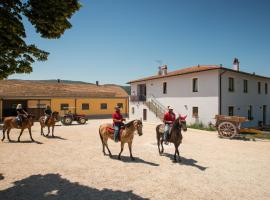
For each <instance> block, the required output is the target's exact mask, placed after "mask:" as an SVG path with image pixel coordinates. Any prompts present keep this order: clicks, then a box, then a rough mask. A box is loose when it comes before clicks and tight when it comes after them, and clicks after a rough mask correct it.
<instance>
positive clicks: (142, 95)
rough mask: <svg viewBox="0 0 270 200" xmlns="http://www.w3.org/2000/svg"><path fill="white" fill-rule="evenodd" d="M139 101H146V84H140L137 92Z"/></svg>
mask: <svg viewBox="0 0 270 200" xmlns="http://www.w3.org/2000/svg"><path fill="white" fill-rule="evenodd" d="M137 94H138V97H139V101H145V100H146V85H145V84H139V85H138V91H137Z"/></svg>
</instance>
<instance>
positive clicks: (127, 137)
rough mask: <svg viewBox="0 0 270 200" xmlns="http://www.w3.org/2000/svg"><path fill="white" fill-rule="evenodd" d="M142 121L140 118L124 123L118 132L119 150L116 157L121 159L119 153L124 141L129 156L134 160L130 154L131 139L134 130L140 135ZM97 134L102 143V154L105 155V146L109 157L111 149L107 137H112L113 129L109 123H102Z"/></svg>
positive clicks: (122, 148)
mask: <svg viewBox="0 0 270 200" xmlns="http://www.w3.org/2000/svg"><path fill="white" fill-rule="evenodd" d="M142 127H143V125H142V121H141V120H133V121H130V122H128V123H127V124H125V125H124V128H123V129H122V130H121V131H122V132H120V142H121V151H120V153H119V155H118V159H119V160H121V154H122V152H123V150H124V145H125V143H128V147H129V153H130V158H131V159H132V160H134V158H133V155H132V141H133V137H134V132H135V131H137V132H138V134H139V136H141V135H142V134H143V133H142ZM99 135H100V139H101V143H102V151H103V154H104V155H106V153H105V147H106V148H107V150H108V152H109V156H110V157H111V156H112V154H111V151H110V149H109V147H108V139H109V138H110V139H112V140H113V139H114V137H113V136H114V131H113V127H112V125H111V124H102V125H100V127H99Z"/></svg>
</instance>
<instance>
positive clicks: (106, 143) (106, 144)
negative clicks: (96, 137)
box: [103, 139, 112, 157]
mask: <svg viewBox="0 0 270 200" xmlns="http://www.w3.org/2000/svg"><path fill="white" fill-rule="evenodd" d="M103 142H104V145H105V146H106V148H107V150H108V152H109V156H110V157H112V153H111V151H110V149H109V147H108V139H107V140H104V141H103ZM104 152H105V151H104Z"/></svg>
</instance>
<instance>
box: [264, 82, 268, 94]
mask: <svg viewBox="0 0 270 200" xmlns="http://www.w3.org/2000/svg"><path fill="white" fill-rule="evenodd" d="M264 93H265V94H268V84H267V83H265V84H264Z"/></svg>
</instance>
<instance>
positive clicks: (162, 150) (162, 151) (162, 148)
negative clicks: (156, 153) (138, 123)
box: [160, 136, 164, 153]
mask: <svg viewBox="0 0 270 200" xmlns="http://www.w3.org/2000/svg"><path fill="white" fill-rule="evenodd" d="M162 137H163V136H162ZM160 144H161V153H164V147H163V138H162V139H161V142H160Z"/></svg>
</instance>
